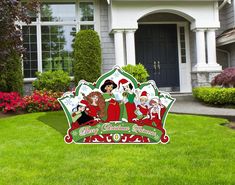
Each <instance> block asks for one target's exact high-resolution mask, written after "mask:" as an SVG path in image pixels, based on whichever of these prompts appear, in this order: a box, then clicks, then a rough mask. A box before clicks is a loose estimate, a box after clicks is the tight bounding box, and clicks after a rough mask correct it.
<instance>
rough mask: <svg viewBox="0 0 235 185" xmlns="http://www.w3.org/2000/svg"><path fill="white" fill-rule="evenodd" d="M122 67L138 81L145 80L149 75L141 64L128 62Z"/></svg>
mask: <svg viewBox="0 0 235 185" xmlns="http://www.w3.org/2000/svg"><path fill="white" fill-rule="evenodd" d="M122 69H123V70H124V71H126V72H127V73H129V74H131V75H132V76H133V77H135V78H136V80H137V81H139V82H146V81H147V78H148V77H149V74H148V72H147V70H146V69H145V67H144V66H143V65H142V64H137V65H135V66H134V65H131V64H128V65H126V66H124V67H122Z"/></svg>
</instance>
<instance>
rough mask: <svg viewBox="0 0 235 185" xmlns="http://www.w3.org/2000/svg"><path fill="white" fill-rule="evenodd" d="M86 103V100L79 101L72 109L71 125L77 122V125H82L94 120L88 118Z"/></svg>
mask: <svg viewBox="0 0 235 185" xmlns="http://www.w3.org/2000/svg"><path fill="white" fill-rule="evenodd" d="M88 104H89V103H88V102H87V101H86V100H81V101H80V102H79V103H78V105H77V107H76V108H74V109H73V110H72V111H73V114H72V121H73V123H75V122H77V123H78V124H79V125H82V124H84V123H86V122H89V121H91V120H94V118H93V117H92V116H89V115H88V113H87V111H86V108H87V107H88Z"/></svg>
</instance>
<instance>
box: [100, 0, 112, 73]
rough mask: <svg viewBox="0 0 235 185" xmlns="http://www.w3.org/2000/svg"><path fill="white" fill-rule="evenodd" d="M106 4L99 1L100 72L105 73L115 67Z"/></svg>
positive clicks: (102, 0)
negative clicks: (101, 61) (101, 62)
mask: <svg viewBox="0 0 235 185" xmlns="http://www.w3.org/2000/svg"><path fill="white" fill-rule="evenodd" d="M108 20H109V19H108V4H107V2H106V1H104V0H101V1H100V36H101V48H102V60H103V64H102V72H103V73H105V72H107V71H109V70H110V69H112V67H113V66H114V65H115V48H114V38H113V35H112V34H109V21H108Z"/></svg>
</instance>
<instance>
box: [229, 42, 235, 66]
mask: <svg viewBox="0 0 235 185" xmlns="http://www.w3.org/2000/svg"><path fill="white" fill-rule="evenodd" d="M230 56H231V58H230V66H231V67H235V43H233V44H231V45H230Z"/></svg>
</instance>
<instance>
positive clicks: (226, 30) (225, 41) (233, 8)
mask: <svg viewBox="0 0 235 185" xmlns="http://www.w3.org/2000/svg"><path fill="white" fill-rule="evenodd" d="M219 13H220V16H219V17H220V23H221V27H220V29H219V30H218V31H217V39H216V41H217V61H218V63H220V64H221V65H222V67H223V68H226V67H232V66H235V2H234V0H232V1H231V2H230V4H228V3H227V4H225V5H224V7H223V8H222V9H221V10H220V12H219Z"/></svg>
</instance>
